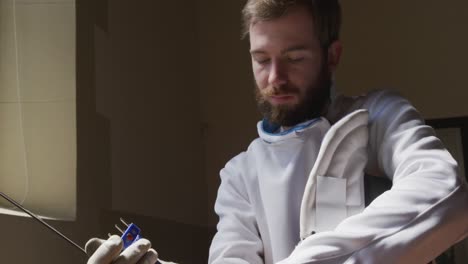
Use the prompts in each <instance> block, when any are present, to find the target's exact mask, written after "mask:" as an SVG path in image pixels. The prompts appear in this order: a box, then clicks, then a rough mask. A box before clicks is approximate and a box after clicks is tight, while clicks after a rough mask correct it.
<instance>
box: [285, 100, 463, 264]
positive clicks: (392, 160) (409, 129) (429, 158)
mask: <svg viewBox="0 0 468 264" xmlns="http://www.w3.org/2000/svg"><path fill="white" fill-rule="evenodd" d="M363 107H364V108H367V109H368V110H369V113H370V120H369V145H368V148H369V162H371V163H372V162H374V163H375V164H376V166H377V167H378V168H379V169H380V170H381V171H382V172H383V173H385V175H388V176H389V177H390V178H391V179H392V181H393V186H392V188H391V190H389V191H387V192H385V193H383V194H382V195H380V196H379V197H377V198H376V199H375V200H374V201H373V202H372V203H371V204H370V205H369V206H368V207H367V208H366V209H365V210H364V211H363V212H362V213H360V214H357V215H354V216H351V217H349V218H347V219H345V220H344V221H342V222H341V223H340V224H339V225H338V226H337V227H336V228H335V229H334V230H333V231H329V232H322V233H318V234H316V235H312V236H309V237H307V238H306V239H305V240H303V241H301V242H300V243H299V245H298V246H297V247H296V249H295V250H294V251H293V252H292V254H291V255H290V256H289V257H288V258H287V259H285V260H283V261H281V262H280V263H281V264H286V263H291V264H292V263H294V264H298V263H321V264H324V263H347V264H348V263H349V264H350V263H382V264H384V263H428V262H429V261H430V260H432V259H434V258H435V257H436V256H437V255H438V254H440V253H441V252H443V251H444V250H445V249H446V248H448V247H449V246H450V245H452V244H454V243H456V242H457V241H458V240H460V239H462V238H463V237H465V236H466V235H467V233H468V195H467V190H466V185H465V184H463V183H462V181H461V179H460V178H459V176H458V166H457V163H456V162H455V160H454V159H453V158H452V156H451V155H450V154H449V153H448V151H447V150H446V149H445V148H444V146H443V145H442V143H441V142H440V140H439V139H438V138H436V137H435V135H434V130H433V129H432V128H431V127H429V126H426V125H424V121H423V119H422V118H421V117H420V115H419V113H418V112H417V111H416V110H415V109H414V107H413V106H411V105H410V104H409V103H408V102H407V100H405V99H404V98H402V97H400V96H398V95H396V94H394V93H391V92H379V93H374V94H373V95H372V96H371V98H370V99H369V100H366V102H365V103H364V105H363Z"/></svg>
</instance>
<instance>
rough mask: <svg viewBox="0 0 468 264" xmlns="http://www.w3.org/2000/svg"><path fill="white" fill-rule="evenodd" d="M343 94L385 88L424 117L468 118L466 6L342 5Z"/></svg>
mask: <svg viewBox="0 0 468 264" xmlns="http://www.w3.org/2000/svg"><path fill="white" fill-rule="evenodd" d="M342 3H343V11H344V25H343V34H342V40H343V44H344V54H343V58H342V64H341V66H340V68H339V72H338V87H339V89H340V90H341V92H343V93H345V94H359V93H363V92H365V91H367V90H369V89H375V88H382V87H388V88H393V89H396V90H398V91H400V92H401V93H402V94H404V95H405V96H407V97H408V98H409V99H410V100H411V101H412V102H413V103H414V105H415V106H416V107H417V108H418V109H419V110H420V111H421V113H422V114H423V115H424V117H426V118H435V117H453V116H464V115H467V114H468V107H467V104H466V98H468V92H467V91H468V89H466V86H467V83H466V80H465V77H466V71H467V67H466V61H467V60H468V51H467V48H466V47H468V34H466V32H467V29H466V25H468V2H467V1H463V0H453V1H449V2H440V1H436V0H413V1H403V0H401V1H371V0H353V1H342Z"/></svg>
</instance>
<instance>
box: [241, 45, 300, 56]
mask: <svg viewBox="0 0 468 264" xmlns="http://www.w3.org/2000/svg"><path fill="white" fill-rule="evenodd" d="M301 50H309V47H308V46H306V45H296V46H291V47H289V48H287V49H285V50H283V51H281V53H282V54H284V53H288V52H291V51H301ZM250 54H252V55H254V54H266V52H265V51H263V50H261V49H254V50H250Z"/></svg>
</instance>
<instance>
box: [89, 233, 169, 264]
mask: <svg viewBox="0 0 468 264" xmlns="http://www.w3.org/2000/svg"><path fill="white" fill-rule="evenodd" d="M122 247H123V241H122V239H121V238H120V237H119V236H117V235H113V236H111V237H110V238H109V239H108V240H103V239H99V238H92V239H90V240H89V241H88V242H87V243H86V246H85V251H86V253H87V254H88V256H90V258H89V260H88V262H87V263H88V264H154V263H157V261H158V253H157V252H156V251H155V250H154V249H152V248H151V242H150V241H148V240H147V239H144V238H142V239H139V240H137V241H135V242H134V243H133V244H132V245H130V246H129V247H128V248H126V249H125V250H124V251H122ZM160 263H164V262H160Z"/></svg>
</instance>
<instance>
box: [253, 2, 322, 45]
mask: <svg viewBox="0 0 468 264" xmlns="http://www.w3.org/2000/svg"><path fill="white" fill-rule="evenodd" d="M249 38H250V45H251V49H252V50H254V49H262V48H272V47H275V46H282V48H283V49H284V48H288V46H291V45H293V46H298V45H302V46H311V45H314V44H315V43H313V42H318V38H317V37H316V35H315V30H314V21H313V18H312V16H311V15H310V13H309V12H308V11H307V10H305V9H293V10H290V11H289V12H288V13H286V14H285V15H283V16H282V17H279V18H275V19H269V20H256V21H253V23H252V24H251V25H250V32H249Z"/></svg>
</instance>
